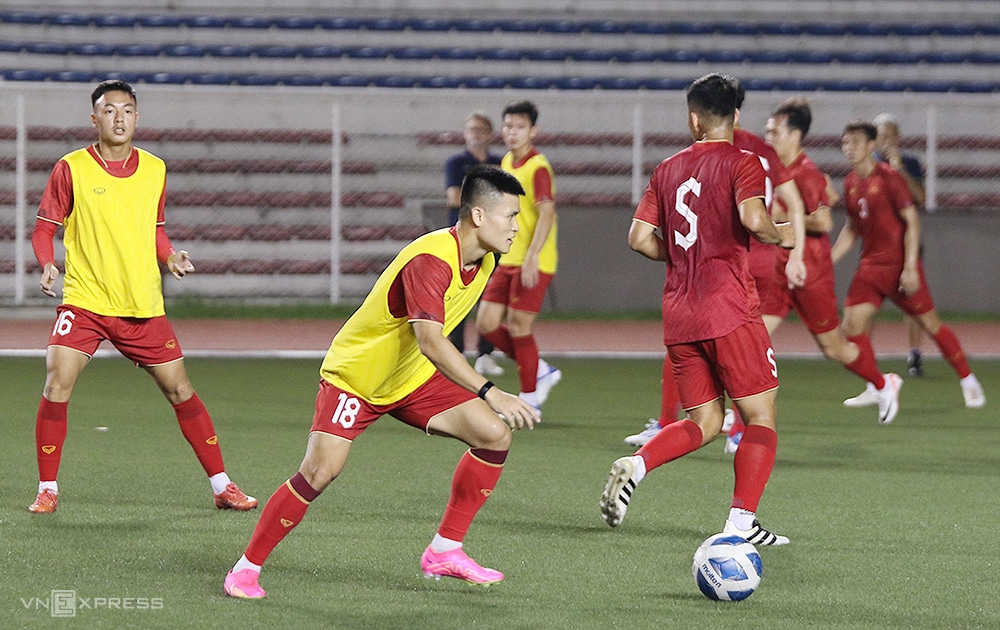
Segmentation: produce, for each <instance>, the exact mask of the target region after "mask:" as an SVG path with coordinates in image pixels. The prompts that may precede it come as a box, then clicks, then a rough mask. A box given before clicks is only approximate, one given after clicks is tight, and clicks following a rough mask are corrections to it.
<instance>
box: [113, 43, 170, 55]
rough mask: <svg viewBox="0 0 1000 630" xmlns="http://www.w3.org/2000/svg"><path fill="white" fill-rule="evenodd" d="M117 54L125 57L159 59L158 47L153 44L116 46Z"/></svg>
mask: <svg viewBox="0 0 1000 630" xmlns="http://www.w3.org/2000/svg"><path fill="white" fill-rule="evenodd" d="M118 54H119V55H122V56H125V57H159V56H160V47H159V46H157V45H155V44H125V45H122V46H118Z"/></svg>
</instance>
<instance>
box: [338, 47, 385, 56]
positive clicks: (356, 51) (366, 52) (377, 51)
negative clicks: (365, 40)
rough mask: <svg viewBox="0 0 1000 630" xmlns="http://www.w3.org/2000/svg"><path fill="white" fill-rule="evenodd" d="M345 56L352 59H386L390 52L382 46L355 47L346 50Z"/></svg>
mask: <svg viewBox="0 0 1000 630" xmlns="http://www.w3.org/2000/svg"><path fill="white" fill-rule="evenodd" d="M344 54H345V55H346V56H347V57H349V58H351V59H385V58H386V57H388V56H389V51H388V50H386V49H385V48H382V47H381V46H354V47H351V48H345V49H344Z"/></svg>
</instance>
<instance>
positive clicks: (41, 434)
mask: <svg viewBox="0 0 1000 630" xmlns="http://www.w3.org/2000/svg"><path fill="white" fill-rule="evenodd" d="M68 407H69V403H68V402H61V403H57V402H52V401H50V400H48V399H47V398H45V397H44V396H43V397H42V401H41V403H39V405H38V414H37V415H36V416H35V449H36V450H35V454H36V457H37V459H38V479H39V481H43V482H55V480H56V478H57V477H58V476H59V462H60V461H62V450H63V443H64V442H66V426H67V423H66V409H67V408H68ZM39 492H41V490H39ZM56 492H58V490H56Z"/></svg>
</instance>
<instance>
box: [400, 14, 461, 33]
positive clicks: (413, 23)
mask: <svg viewBox="0 0 1000 630" xmlns="http://www.w3.org/2000/svg"><path fill="white" fill-rule="evenodd" d="M407 27H408V28H410V29H411V30H414V31H421V32H429V33H433V32H448V31H450V30H451V28H452V23H451V22H450V21H448V20H439V19H437V18H423V19H415V20H410V21H409V22H408V23H407Z"/></svg>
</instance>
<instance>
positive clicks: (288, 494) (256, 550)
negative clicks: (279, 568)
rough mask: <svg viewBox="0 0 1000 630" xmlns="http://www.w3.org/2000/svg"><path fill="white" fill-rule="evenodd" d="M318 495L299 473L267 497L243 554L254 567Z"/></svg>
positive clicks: (302, 515)
mask: <svg viewBox="0 0 1000 630" xmlns="http://www.w3.org/2000/svg"><path fill="white" fill-rule="evenodd" d="M319 494H320V491H319V490H316V489H314V488H313V487H312V486H310V485H309V482H307V481H306V479H305V477H303V476H302V473H295V476H294V477H292V478H291V479H289V480H288V481H286V482H285V483H283V484H281V486H279V487H278V489H277V490H275V491H274V494H272V495H271V498H270V499H268V500H267V504H266V505H265V506H264V511H263V512H261V515H260V520H259V521H257V527H255V528H254V530H253V535H252V536H250V543H249V544H248V545H247V549H246V551H245V552H244V553H243V555H244V556H246V558H247V560H248V561H250V562H252V563H253V564H255V565H257V566H261V565H263V564H264V561H265V560H267V557H268V556H269V555H270V554H271V551H273V550H274V548H275V547H276V546H277V545H278V543H279V542H281V541H282V540H283V539H284V538H285V536H287V535H288V534H289V532H291V531H292V530H293V529H295V526H296V525H298V524H299V523H300V522H301V521H302V518H303V517H304V516H305V515H306V510H307V509H309V504H310V503H312V502H313V501H315V500H316V497H318V496H319Z"/></svg>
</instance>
